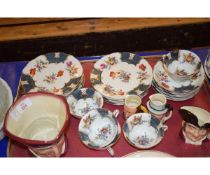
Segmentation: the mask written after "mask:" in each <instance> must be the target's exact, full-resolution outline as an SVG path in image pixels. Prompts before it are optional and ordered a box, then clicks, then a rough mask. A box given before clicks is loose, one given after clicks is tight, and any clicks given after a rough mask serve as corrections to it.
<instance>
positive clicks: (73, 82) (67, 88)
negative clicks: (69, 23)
mask: <svg viewBox="0 0 210 175" xmlns="http://www.w3.org/2000/svg"><path fill="white" fill-rule="evenodd" d="M83 83H84V74H83V68H82V66H81V64H80V62H79V60H77V59H76V58H75V57H73V56H72V55H68V54H65V53H62V52H56V53H47V54H45V55H40V56H38V57H36V58H35V59H33V60H32V61H30V62H29V63H28V64H27V65H26V67H25V68H24V69H23V71H22V75H21V80H20V85H21V86H22V89H23V94H25V93H27V92H37V91H45V92H51V93H54V94H58V95H64V96H67V95H69V94H71V93H72V92H73V91H74V90H76V89H78V88H80V87H82V85H83Z"/></svg>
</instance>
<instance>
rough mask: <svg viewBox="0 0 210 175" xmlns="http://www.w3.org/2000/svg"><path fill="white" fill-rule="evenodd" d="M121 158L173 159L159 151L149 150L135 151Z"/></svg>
mask: <svg viewBox="0 0 210 175" xmlns="http://www.w3.org/2000/svg"><path fill="white" fill-rule="evenodd" d="M123 157H126V158H147V157H148V158H152V157H160V158H164V157H165V158H170V157H171V158H173V157H174V156H173V155H171V154H168V153H164V152H161V151H155V150H151V151H136V152H133V153H129V154H127V155H125V156H123Z"/></svg>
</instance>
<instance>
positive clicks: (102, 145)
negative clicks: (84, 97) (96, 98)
mask: <svg viewBox="0 0 210 175" xmlns="http://www.w3.org/2000/svg"><path fill="white" fill-rule="evenodd" d="M118 114H119V110H115V111H113V112H111V111H109V110H108V109H105V108H97V109H93V110H91V111H89V112H88V113H86V114H85V115H84V116H83V117H82V119H81V120H80V123H79V128H78V130H79V135H80V140H81V141H82V142H83V143H84V144H85V145H86V146H87V147H89V148H91V149H96V150H104V149H107V150H108V152H109V153H110V155H111V156H114V150H113V149H112V148H111V146H112V145H113V144H115V143H116V141H117V140H118V139H119V137H120V132H121V129H120V125H119V123H118V121H117V116H118Z"/></svg>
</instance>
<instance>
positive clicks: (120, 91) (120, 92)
mask: <svg viewBox="0 0 210 175" xmlns="http://www.w3.org/2000/svg"><path fill="white" fill-rule="evenodd" d="M117 94H118V95H125V92H123V90H122V89H120V90H119V91H118V93H117Z"/></svg>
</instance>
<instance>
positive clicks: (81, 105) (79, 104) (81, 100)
mask: <svg viewBox="0 0 210 175" xmlns="http://www.w3.org/2000/svg"><path fill="white" fill-rule="evenodd" d="M67 102H68V104H69V108H70V113H71V114H72V115H73V116H75V117H77V118H79V119H81V118H82V117H83V116H84V115H85V114H86V113H87V112H89V111H91V110H93V109H96V108H101V107H102V106H103V97H102V96H101V94H100V93H99V92H97V91H95V90H94V89H92V88H82V89H78V90H76V91H74V92H73V93H72V94H71V95H70V96H69V97H67Z"/></svg>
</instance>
